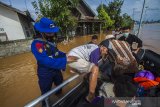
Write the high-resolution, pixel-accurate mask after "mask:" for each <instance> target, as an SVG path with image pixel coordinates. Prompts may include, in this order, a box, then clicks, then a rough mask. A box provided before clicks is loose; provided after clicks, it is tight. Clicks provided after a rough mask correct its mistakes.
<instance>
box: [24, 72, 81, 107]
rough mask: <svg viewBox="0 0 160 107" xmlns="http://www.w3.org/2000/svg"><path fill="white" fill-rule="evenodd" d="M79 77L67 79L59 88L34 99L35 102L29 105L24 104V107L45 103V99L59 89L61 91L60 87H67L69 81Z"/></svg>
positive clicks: (77, 75)
mask: <svg viewBox="0 0 160 107" xmlns="http://www.w3.org/2000/svg"><path fill="white" fill-rule="evenodd" d="M78 77H79V74H76V75H74V76H73V77H71V78H69V79H67V80H66V81H64V82H63V83H62V84H60V85H59V86H57V87H56V88H54V89H52V90H50V91H48V92H47V93H45V94H43V95H42V96H40V97H38V98H36V99H35V100H33V101H31V102H30V103H28V104H26V105H25V106H24V107H34V106H35V105H36V104H38V103H39V102H41V101H43V100H45V101H46V102H47V98H48V97H49V96H50V95H51V94H53V93H55V92H57V91H58V90H59V89H61V88H62V87H64V86H65V85H67V84H68V83H70V82H71V81H73V80H75V79H76V78H78Z"/></svg>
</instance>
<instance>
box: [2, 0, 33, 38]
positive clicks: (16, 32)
mask: <svg viewBox="0 0 160 107" xmlns="http://www.w3.org/2000/svg"><path fill="white" fill-rule="evenodd" d="M32 22H33V19H32V18H31V17H30V14H29V12H23V11H20V10H18V9H16V8H13V7H11V6H10V5H7V4H4V3H2V2H0V41H12V40H20V39H27V38H30V37H32V36H33V35H34V27H33V25H32Z"/></svg>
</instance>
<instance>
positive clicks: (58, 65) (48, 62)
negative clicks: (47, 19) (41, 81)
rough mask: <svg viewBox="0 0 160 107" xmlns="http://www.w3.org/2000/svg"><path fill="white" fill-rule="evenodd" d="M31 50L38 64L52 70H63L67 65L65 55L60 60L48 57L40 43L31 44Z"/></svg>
mask: <svg viewBox="0 0 160 107" xmlns="http://www.w3.org/2000/svg"><path fill="white" fill-rule="evenodd" d="M31 49H32V53H33V54H34V56H35V58H36V59H37V62H38V63H39V64H41V65H43V66H46V67H48V68H53V69H65V67H66V63H67V58H66V55H64V57H60V58H52V57H49V56H48V55H47V53H46V51H45V50H44V46H43V43H41V42H33V43H32V45H31Z"/></svg>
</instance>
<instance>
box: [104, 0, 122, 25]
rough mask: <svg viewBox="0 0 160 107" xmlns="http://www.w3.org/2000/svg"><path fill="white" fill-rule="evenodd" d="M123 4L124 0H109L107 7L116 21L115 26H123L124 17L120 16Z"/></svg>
mask: <svg viewBox="0 0 160 107" xmlns="http://www.w3.org/2000/svg"><path fill="white" fill-rule="evenodd" d="M122 5H123V0H113V1H112V2H109V4H108V6H107V9H106V11H107V13H108V15H109V16H110V17H111V19H112V20H114V21H115V23H114V27H115V28H119V27H120V26H121V22H122V17H121V16H120V14H121V7H122Z"/></svg>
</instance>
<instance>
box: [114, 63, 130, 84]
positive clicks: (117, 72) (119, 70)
mask: <svg viewBox="0 0 160 107" xmlns="http://www.w3.org/2000/svg"><path fill="white" fill-rule="evenodd" d="M112 66H113V67H112V73H111V77H112V81H115V80H116V78H118V77H120V76H121V75H123V74H124V73H126V72H127V71H128V69H127V68H124V67H123V66H122V65H119V64H116V65H115V64H112Z"/></svg>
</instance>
